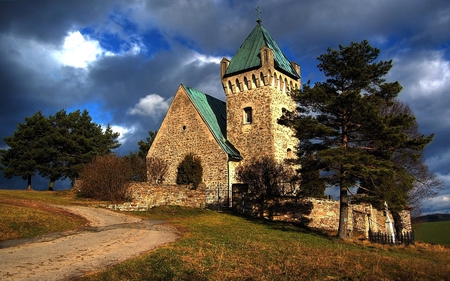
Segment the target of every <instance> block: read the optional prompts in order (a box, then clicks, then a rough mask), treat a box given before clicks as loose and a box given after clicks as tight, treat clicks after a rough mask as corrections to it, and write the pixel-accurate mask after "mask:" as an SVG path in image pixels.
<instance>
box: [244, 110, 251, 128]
mask: <svg viewBox="0 0 450 281" xmlns="http://www.w3.org/2000/svg"><path fill="white" fill-rule="evenodd" d="M250 123H252V108H251V107H246V108H244V124H250Z"/></svg>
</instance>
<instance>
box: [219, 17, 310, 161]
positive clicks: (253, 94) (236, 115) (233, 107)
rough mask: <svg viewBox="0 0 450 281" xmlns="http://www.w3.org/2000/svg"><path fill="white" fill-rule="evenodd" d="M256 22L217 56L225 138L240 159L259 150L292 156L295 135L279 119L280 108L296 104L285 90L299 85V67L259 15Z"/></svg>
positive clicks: (278, 158) (281, 156)
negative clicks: (231, 50)
mask: <svg viewBox="0 0 450 281" xmlns="http://www.w3.org/2000/svg"><path fill="white" fill-rule="evenodd" d="M257 23H258V24H257V25H256V27H255V28H254V29H253V31H252V32H251V33H250V35H249V36H248V37H247V39H246V40H245V41H244V43H243V44H242V45H241V47H240V48H239V50H238V51H237V52H236V54H235V55H234V56H233V58H232V59H231V60H228V59H226V58H223V59H222V61H221V65H220V75H221V80H222V85H223V88H224V91H225V95H226V110H227V139H228V140H229V141H230V142H231V143H232V144H233V145H234V146H235V147H236V149H237V150H239V152H240V154H241V156H242V157H243V162H245V161H248V160H249V159H251V158H253V157H259V156H263V155H267V156H271V157H273V158H274V159H275V160H276V161H283V160H284V159H286V158H291V157H294V155H295V149H296V148H297V143H298V139H296V138H295V137H294V135H293V134H294V132H293V131H292V130H291V129H290V128H288V127H285V126H282V125H279V124H278V122H277V120H278V119H279V118H280V117H281V116H282V114H283V110H289V111H293V110H294V109H295V108H296V104H295V102H294V101H293V100H292V98H291V97H290V96H289V92H290V91H292V90H295V89H299V88H300V85H301V78H300V67H299V65H298V64H296V63H294V62H289V60H288V59H287V58H286V56H285V55H284V54H283V52H282V51H281V50H280V48H279V47H278V45H277V43H276V42H275V41H274V40H273V39H272V36H271V35H270V34H269V33H268V32H267V30H266V29H265V28H264V26H263V25H262V24H261V20H258V21H257ZM235 164H236V165H237V164H238V163H235Z"/></svg>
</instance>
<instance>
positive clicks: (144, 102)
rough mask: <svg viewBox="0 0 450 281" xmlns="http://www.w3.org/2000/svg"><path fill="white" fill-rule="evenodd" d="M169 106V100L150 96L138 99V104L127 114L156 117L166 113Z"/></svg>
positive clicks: (153, 95)
mask: <svg viewBox="0 0 450 281" xmlns="http://www.w3.org/2000/svg"><path fill="white" fill-rule="evenodd" d="M169 106H170V99H167V100H165V99H164V98H163V97H161V96H159V95H157V94H150V95H147V96H146V97H144V98H140V99H139V102H138V103H137V104H136V105H135V106H134V107H133V108H132V109H130V110H129V111H128V114H131V115H142V116H153V117H158V116H160V115H162V114H164V113H166V111H167V109H168V108H169Z"/></svg>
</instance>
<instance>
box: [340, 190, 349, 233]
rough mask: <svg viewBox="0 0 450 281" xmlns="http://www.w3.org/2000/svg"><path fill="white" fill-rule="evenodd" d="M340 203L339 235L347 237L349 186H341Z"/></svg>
mask: <svg viewBox="0 0 450 281" xmlns="http://www.w3.org/2000/svg"><path fill="white" fill-rule="evenodd" d="M340 197H341V198H340V204H339V229H338V237H339V238H347V226H348V195H347V188H346V187H343V186H342V185H341V186H340Z"/></svg>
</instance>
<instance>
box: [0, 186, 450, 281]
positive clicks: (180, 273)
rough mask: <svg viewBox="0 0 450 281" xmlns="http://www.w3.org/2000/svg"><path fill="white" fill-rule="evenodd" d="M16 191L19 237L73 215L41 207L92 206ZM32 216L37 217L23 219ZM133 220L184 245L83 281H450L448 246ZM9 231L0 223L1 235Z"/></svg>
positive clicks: (199, 220)
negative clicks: (163, 228) (155, 225)
mask: <svg viewBox="0 0 450 281" xmlns="http://www.w3.org/2000/svg"><path fill="white" fill-rule="evenodd" d="M16 192H17V191H13V192H11V191H8V192H5V191H1V190H0V198H1V202H2V203H0V206H2V209H0V212H1V213H0V218H3V217H8V218H9V220H10V221H14V222H15V223H16V224H17V225H16V227H17V229H18V232H19V233H26V231H27V230H26V229H27V228H30V227H31V228H33V227H35V226H34V225H36V224H37V223H35V222H38V221H39V225H44V226H45V227H44V228H45V230H43V231H44V232H45V231H47V232H52V231H55V230H53V229H52V228H51V227H52V225H54V224H57V223H54V222H53V221H54V217H55V215H58V216H59V215H62V217H63V218H64V217H65V216H67V217H69V215H68V214H64V213H62V214H58V213H54V212H55V210H54V209H45V208H44V209H42V207H43V206H47V205H46V204H44V203H52V204H93V203H94V202H89V201H80V200H77V199H76V198H73V197H71V195H70V194H69V193H66V194H65V193H58V192H53V193H52V192H25V191H23V192H17V193H16ZM21 204H22V205H21ZM5 205H6V206H5ZM16 207H18V208H16ZM38 210H40V211H43V212H44V214H41V213H40V212H38ZM7 212H10V213H11V214H10V215H8V216H4V215H5V214H6V213H7ZM30 213H35V214H36V216H37V217H33V216H28V215H27V216H21V214H30ZM47 215H50V217H48V216H47ZM134 215H137V216H141V217H143V218H149V219H163V220H166V221H167V223H168V224H170V225H172V226H173V227H174V229H176V230H177V231H178V232H179V234H180V239H179V240H178V241H177V242H175V243H172V244H169V245H166V246H163V247H161V248H159V249H156V250H154V251H151V252H149V253H147V254H145V255H142V256H139V257H136V258H135V259H132V260H129V261H127V262H124V263H121V264H119V265H117V266H114V267H111V268H108V269H106V270H105V271H103V272H99V273H95V274H93V275H90V276H85V277H83V278H81V279H80V280H450V248H447V247H442V246H432V245H428V244H416V245H415V246H410V247H402V246H382V245H374V244H369V243H367V242H364V243H363V242H360V241H343V240H340V239H337V238H334V237H328V236H324V235H321V234H319V233H316V232H312V231H309V230H307V229H303V228H298V227H296V226H293V225H289V224H283V223H272V222H266V221H259V220H252V219H248V218H244V217H241V216H237V215H234V214H232V213H218V212H215V211H208V210H200V209H189V208H181V207H159V208H154V209H152V210H150V211H148V212H136V213H134ZM67 221H69V220H67ZM33 223H35V224H34V225H33ZM78 223H82V222H76V223H75V224H74V225H72V226H71V227H76V225H77V224H78ZM20 225H21V226H23V227H22V228H21V227H19V226H20ZM63 225H65V226H66V227H69V223H67V224H63ZM4 227H5V226H4V225H1V224H0V233H2V232H4V231H5V228H4ZM69 228H70V227H69ZM57 231H60V230H57ZM41 233H42V232H41ZM30 235H36V232H33V233H32V234H30ZM39 235H40V234H39Z"/></svg>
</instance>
